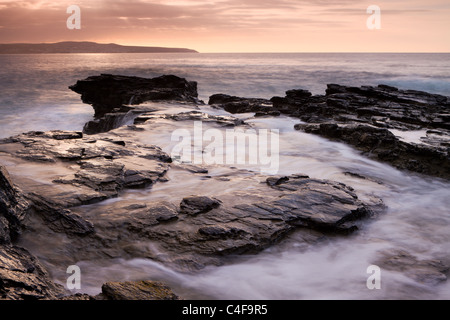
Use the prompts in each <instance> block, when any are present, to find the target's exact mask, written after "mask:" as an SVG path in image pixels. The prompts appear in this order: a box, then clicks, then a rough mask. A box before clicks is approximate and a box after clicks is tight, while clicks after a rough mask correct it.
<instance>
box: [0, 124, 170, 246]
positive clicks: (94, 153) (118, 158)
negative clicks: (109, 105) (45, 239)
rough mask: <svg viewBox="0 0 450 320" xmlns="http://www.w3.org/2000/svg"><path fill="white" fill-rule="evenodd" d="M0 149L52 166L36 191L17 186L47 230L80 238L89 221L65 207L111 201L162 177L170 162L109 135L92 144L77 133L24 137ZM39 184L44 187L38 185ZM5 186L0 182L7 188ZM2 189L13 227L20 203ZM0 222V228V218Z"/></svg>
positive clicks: (6, 142) (0, 143)
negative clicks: (20, 188) (122, 192)
mask: <svg viewBox="0 0 450 320" xmlns="http://www.w3.org/2000/svg"><path fill="white" fill-rule="evenodd" d="M63 138H64V139H63ZM2 148H5V150H8V152H10V155H11V156H12V157H15V158H20V159H26V160H28V161H30V160H31V161H41V158H42V157H45V158H46V159H47V160H48V161H47V162H52V163H54V164H55V165H54V168H55V171H54V173H53V174H52V173H51V172H52V171H51V170H48V171H50V173H48V174H47V176H39V178H38V179H39V181H40V182H38V187H37V186H36V185H35V184H30V181H28V180H26V181H24V182H23V183H21V186H23V188H24V189H23V190H24V193H25V194H26V198H27V199H28V200H29V201H30V202H31V203H32V208H33V211H34V212H35V213H37V214H38V215H40V216H41V217H42V218H43V219H44V221H46V223H47V224H48V225H49V227H50V228H52V230H54V231H59V232H63V233H67V234H70V235H86V234H90V233H92V232H93V230H94V227H93V225H92V224H91V223H90V222H89V221H86V220H85V219H83V218H82V217H80V216H79V215H77V214H75V213H73V212H72V211H71V210H70V208H72V207H76V206H80V205H87V204H92V203H96V202H100V201H103V200H106V199H108V198H112V197H116V196H118V194H119V193H120V192H121V191H122V190H123V189H130V188H146V187H149V186H151V185H153V184H154V183H156V182H157V181H158V180H159V178H161V177H163V176H164V175H165V173H166V172H167V170H168V163H169V162H170V161H171V158H170V156H168V155H167V154H165V153H164V152H162V151H161V149H160V148H158V147H156V146H149V145H141V144H137V143H135V142H133V141H125V140H118V139H117V137H116V136H115V135H111V136H108V135H103V136H102V137H98V139H96V140H93V139H91V138H89V137H83V136H82V134H80V133H77V132H61V131H58V132H53V131H51V132H40V133H36V132H30V133H26V134H22V135H19V136H15V137H11V138H9V139H5V140H3V141H0V149H2ZM36 156H37V157H38V158H37V159H36ZM61 172H65V173H66V174H65V175H61ZM43 180H46V181H47V183H43V184H42V182H41V181H43ZM8 181H9V180H7V179H6V180H2V181H1V182H2V183H4V184H5V185H8V186H9V185H10V183H8ZM4 190H10V191H8V193H0V195H1V196H2V197H5V200H4V203H6V204H7V207H6V206H4V208H5V210H6V211H5V212H6V215H5V217H6V219H7V220H8V221H9V224H12V225H13V226H17V225H18V224H19V222H20V220H21V219H23V210H24V209H25V206H26V202H24V201H23V200H20V198H17V196H16V195H15V193H13V192H12V191H11V190H12V189H11V188H9V187H8V188H7V187H5V189H4ZM15 197H16V198H17V199H16V200H14V199H15ZM2 210H3V209H2ZM161 219H164V217H161ZM0 223H2V225H3V223H4V219H2V220H0ZM13 229H14V228H13ZM15 229H17V227H15ZM15 229H14V230H15ZM4 230H5V227H2V228H0V234H2V235H4V234H5V231H4ZM2 237H4V236H2Z"/></svg>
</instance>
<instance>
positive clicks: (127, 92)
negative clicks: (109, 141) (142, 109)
mask: <svg viewBox="0 0 450 320" xmlns="http://www.w3.org/2000/svg"><path fill="white" fill-rule="evenodd" d="M69 88H70V89H71V90H73V91H75V92H77V93H79V94H81V99H82V100H83V102H84V103H88V104H91V105H92V106H93V107H94V110H95V116H96V117H101V116H103V115H104V114H106V113H110V112H112V111H113V110H114V109H118V110H123V108H124V107H125V106H126V105H138V104H141V103H143V102H146V101H183V102H192V103H197V102H199V101H198V99H197V97H198V93H197V83H196V82H194V81H187V80H186V79H183V78H179V77H177V76H174V75H163V76H160V77H156V78H152V79H147V78H140V77H130V76H121V75H111V74H101V75H99V76H91V77H88V78H86V79H84V80H79V81H77V83H76V84H74V85H72V86H70V87H69Z"/></svg>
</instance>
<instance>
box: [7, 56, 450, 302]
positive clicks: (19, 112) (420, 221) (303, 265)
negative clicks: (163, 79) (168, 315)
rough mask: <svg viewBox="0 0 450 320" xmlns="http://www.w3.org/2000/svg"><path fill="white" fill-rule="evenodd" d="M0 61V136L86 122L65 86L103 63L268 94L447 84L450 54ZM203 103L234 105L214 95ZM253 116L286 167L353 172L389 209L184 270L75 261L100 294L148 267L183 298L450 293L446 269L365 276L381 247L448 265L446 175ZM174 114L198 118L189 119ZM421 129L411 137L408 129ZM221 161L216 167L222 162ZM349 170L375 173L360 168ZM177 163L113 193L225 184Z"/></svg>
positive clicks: (354, 182)
mask: <svg viewBox="0 0 450 320" xmlns="http://www.w3.org/2000/svg"><path fill="white" fill-rule="evenodd" d="M0 62H1V65H2V68H1V69H0V83H1V86H0V137H7V136H10V135H12V134H18V133H20V132H24V131H29V130H51V129H65V130H81V129H82V127H83V124H84V123H85V122H86V121H88V120H90V119H91V118H92V116H93V110H92V108H91V107H90V106H88V105H84V104H82V103H81V101H80V97H79V95H78V94H76V93H73V92H71V91H70V90H69V89H68V88H67V87H68V86H69V85H71V84H74V83H75V82H76V80H77V79H83V78H85V77H87V76H90V75H96V74H100V73H115V74H125V75H135V76H143V77H154V76H159V75H162V74H175V75H178V76H181V77H186V78H187V79H188V80H194V81H197V82H198V89H199V95H200V98H201V99H203V100H204V101H205V102H207V100H208V97H209V96H210V95H211V94H214V93H226V94H232V95H237V96H245V97H261V98H271V97H272V96H276V95H278V96H284V92H285V91H286V90H289V89H293V88H303V89H308V90H310V91H311V92H313V93H314V94H323V93H324V91H325V88H326V84H327V83H339V84H345V85H355V86H360V85H377V84H380V83H384V84H389V85H393V86H397V87H399V88H403V89H415V90H424V91H428V92H434V93H439V94H444V95H449V96H450V54H168V55H167V54H166V55H162V54H81V55H33V56H30V55H5V56H1V55H0ZM202 110H203V111H205V112H210V113H215V114H227V113H226V112H224V111H223V110H222V111H221V110H215V109H211V108H209V107H208V106H204V107H202ZM241 116H242V117H248V115H241ZM249 122H251V123H252V125H253V126H254V127H255V128H269V129H278V130H279V131H280V159H279V161H280V164H279V172H278V173H279V174H283V175H289V174H295V173H306V174H308V175H310V176H311V177H314V178H323V179H331V180H336V181H340V182H343V183H346V184H348V185H349V186H352V187H353V188H355V189H356V190H357V192H358V196H359V197H360V198H362V199H364V198H365V197H369V196H371V195H375V196H378V197H381V198H382V199H383V201H384V203H385V204H386V206H387V210H386V212H385V213H384V214H383V215H381V216H379V217H378V218H377V219H375V220H373V221H370V223H368V224H367V225H365V226H364V228H362V229H361V230H360V231H359V232H357V233H356V234H354V235H352V236H350V237H346V238H339V239H332V240H333V241H327V242H324V243H320V244H319V245H317V246H312V247H311V248H309V247H308V248H306V249H305V247H304V246H303V245H302V242H301V240H299V239H298V240H296V238H295V237H293V238H292V239H290V240H289V241H288V242H286V243H284V244H280V245H279V246H274V247H272V248H270V249H268V250H266V251H264V252H262V253H260V254H258V255H253V256H243V257H242V259H240V260H239V261H237V262H236V263H234V264H232V265H226V266H221V267H208V268H206V269H205V270H202V271H201V272H199V273H196V274H183V273H178V272H175V271H173V270H170V269H169V268H167V267H165V266H162V265H160V264H158V263H155V262H153V261H150V260H146V259H132V260H123V259H122V260H112V261H108V262H105V261H102V262H99V261H80V262H78V263H77V264H78V265H79V266H80V267H81V269H82V288H81V290H80V291H81V292H87V293H90V294H96V293H98V292H100V287H101V284H102V283H104V282H106V281H111V280H137V279H152V280H163V281H166V282H167V283H169V284H170V285H171V286H172V287H173V288H174V290H175V291H176V293H178V294H180V295H181V296H183V297H185V298H187V299H189V298H192V299H201V298H212V299H424V298H425V299H450V280H448V281H446V282H444V283H441V284H438V285H433V284H429V283H421V282H417V281H415V280H414V279H413V278H411V277H410V275H409V274H408V273H407V272H405V273H403V272H397V271H389V270H382V278H381V283H382V286H381V289H380V290H369V289H368V288H367V286H366V280H367V278H368V276H369V274H367V267H368V266H369V265H371V264H372V263H373V261H375V260H376V259H377V258H378V257H379V255H380V251H383V250H390V249H396V250H405V251H407V252H409V253H411V254H413V255H415V256H416V257H417V258H419V259H438V260H442V261H444V262H445V263H447V264H448V265H450V211H449V209H448V208H450V183H448V182H446V181H442V180H439V179H435V178H430V177H423V176H420V175H415V174H410V173H406V172H402V171H399V170H396V169H395V168H392V167H391V166H389V165H387V164H383V163H379V162H375V161H372V160H370V159H368V158H366V157H364V156H362V155H361V154H360V153H359V152H358V151H356V150H354V149H353V148H351V147H349V146H346V145H344V144H341V143H335V142H331V141H327V140H325V139H322V138H320V137H317V136H313V135H309V134H306V133H302V132H298V131H295V130H294V129H293V126H294V124H296V123H299V120H298V119H292V118H290V117H285V116H282V117H278V118H261V119H253V120H249ZM177 125H179V126H186V128H187V129H192V127H191V126H192V123H189V122H186V123H184V122H179V123H177ZM157 129H158V130H155V131H152V132H150V133H146V134H142V135H139V134H137V135H136V139H139V140H140V141H141V142H144V143H151V144H156V145H159V146H161V147H162V148H163V150H164V151H166V152H168V153H170V151H171V148H172V147H173V141H171V136H170V133H171V130H173V127H171V126H164V125H160V126H159V127H158V128H157ZM417 135H419V133H414V135H413V136H410V137H408V138H409V139H411V141H413V140H414V139H417V137H416V136H417ZM216 170H217V171H218V173H216V172H215V171H212V172H211V175H215V174H219V173H220V170H222V169H221V168H218V169H216ZM10 171H11V172H12V173H13V174H24V173H23V171H26V170H25V169H24V168H18V167H15V168H14V167H12V168H10ZM347 171H350V172H355V173H358V174H361V175H364V176H367V177H370V178H371V179H368V180H361V179H357V178H355V177H353V176H349V175H346V174H345V172H347ZM177 174H178V173H177V172H176V171H169V178H170V181H169V182H167V183H164V184H157V185H155V186H154V187H153V188H152V189H151V190H137V191H136V190H134V191H128V192H124V193H123V194H122V195H121V197H119V198H118V199H114V200H113V201H120V200H121V199H138V200H139V201H143V200H150V199H163V198H170V199H178V198H179V197H182V196H183V195H184V192H185V190H187V189H189V190H190V191H192V192H194V191H195V192H197V193H202V194H206V195H214V193H215V192H220V189H221V186H214V185H211V184H208V183H211V182H208V181H203V182H202V181H199V180H198V179H196V178H190V177H186V176H177ZM100 205H101V204H100ZM44 245H45V244H40V243H39V242H37V243H35V247H34V248H33V249H32V252H33V253H35V254H36V255H38V256H40V255H44V253H45V251H46V250H51V248H43V247H42V246H44ZM40 246H41V247H40ZM30 250H31V249H30ZM50 271H51V273H52V275H53V276H54V278H55V281H57V282H60V283H62V284H64V283H65V282H64V281H65V277H67V275H66V274H65V268H63V266H60V268H56V269H52V270H50Z"/></svg>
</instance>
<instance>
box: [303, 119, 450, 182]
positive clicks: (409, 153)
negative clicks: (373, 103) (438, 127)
mask: <svg viewBox="0 0 450 320" xmlns="http://www.w3.org/2000/svg"><path fill="white" fill-rule="evenodd" d="M295 128H296V129H297V130H302V131H305V132H307V133H313V134H317V135H320V136H323V137H325V138H328V139H331V140H335V141H342V142H345V143H347V144H349V145H352V146H354V147H356V148H357V149H358V150H361V151H363V152H364V153H365V154H367V155H368V156H370V157H372V158H375V159H377V160H381V161H385V162H389V163H390V164H392V165H394V166H395V167H397V168H399V169H404V170H410V171H414V172H419V173H423V174H427V175H431V176H436V177H442V178H446V179H449V178H450V161H449V160H450V159H449V154H448V149H447V148H442V147H433V146H430V145H426V144H415V143H408V142H404V141H402V140H400V139H399V138H397V137H396V136H395V135H394V134H393V133H392V132H391V131H389V130H388V129H385V128H377V127H373V126H369V125H362V124H359V125H345V124H344V125H337V124H335V123H322V124H306V125H305V124H299V125H295Z"/></svg>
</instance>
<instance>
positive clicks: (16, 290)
mask: <svg viewBox="0 0 450 320" xmlns="http://www.w3.org/2000/svg"><path fill="white" fill-rule="evenodd" d="M64 294H66V292H65V290H64V288H63V287H62V286H60V285H58V284H55V283H53V282H52V280H51V278H50V275H49V274H48V272H47V271H46V270H45V269H44V267H43V266H42V265H41V264H40V263H39V262H38V261H37V259H36V258H35V257H34V256H33V255H31V254H30V253H29V252H28V251H27V250H25V249H23V248H20V247H16V246H9V245H7V246H1V245H0V300H2V299H6V300H37V299H55V298H57V297H59V296H62V295H64Z"/></svg>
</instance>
